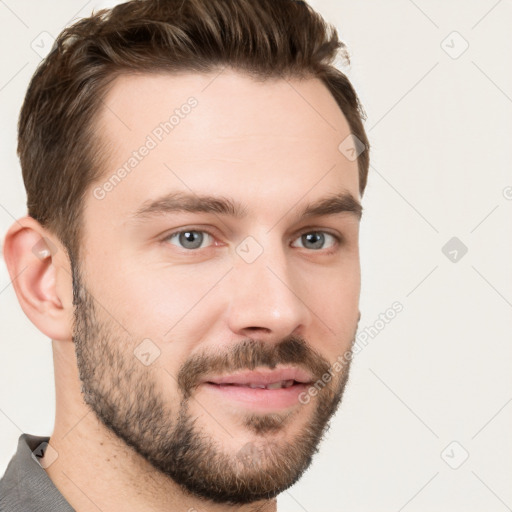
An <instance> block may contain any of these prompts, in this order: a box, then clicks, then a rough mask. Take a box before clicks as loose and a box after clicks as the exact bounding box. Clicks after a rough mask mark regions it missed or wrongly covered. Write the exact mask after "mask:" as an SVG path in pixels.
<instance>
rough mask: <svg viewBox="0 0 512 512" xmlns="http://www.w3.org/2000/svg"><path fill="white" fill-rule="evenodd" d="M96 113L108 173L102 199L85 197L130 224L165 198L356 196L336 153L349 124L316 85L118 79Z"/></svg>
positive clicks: (352, 170)
mask: <svg viewBox="0 0 512 512" xmlns="http://www.w3.org/2000/svg"><path fill="white" fill-rule="evenodd" d="M102 105H103V107H102V109H101V112H100V115H99V120H98V126H97V132H98V134H99V137H100V140H101V141H102V145H103V147H104V148H106V152H107V154H106V159H105V160H106V165H105V166H104V167H105V168H104V174H103V176H102V177H101V179H100V180H98V181H97V182H96V183H95V184H94V186H96V187H97V186H100V187H103V188H106V190H107V193H106V194H105V197H104V199H102V200H101V201H98V200H96V201H95V199H94V197H92V196H91V194H88V195H87V199H86V205H87V203H92V204H94V206H95V207H96V208H97V209H99V210H101V209H108V208H110V209H111V210H115V211H116V212H117V213H118V214H120V215H122V216H125V217H126V216H127V215H128V214H129V213H130V212H132V211H134V209H137V207H139V206H140V204H142V203H143V202H147V200H148V199H150V198H151V197H156V196H158V195H161V194H162V193H164V192H170V191H188V192H190V191H192V192H195V193H198V194H206V193H208V194H212V193H215V192H216V191H217V192H219V194H222V195H224V196H230V197H233V196H238V197H239V198H240V199H241V200H243V201H244V203H246V204H248V205H249V209H250V206H251V204H252V206H255V207H257V206H258V205H261V201H268V202H270V203H272V204H274V205H275V207H276V208H278V207H280V206H281V207H282V208H285V205H286V203H289V202H293V203H297V201H299V200H300V198H301V197H306V196H308V195H322V194H324V193H325V192H326V191H327V192H340V191H343V190H346V191H349V192H351V193H352V194H353V196H354V197H356V198H358V197H359V190H358V168H357V162H356V161H349V160H348V159H347V158H346V157H345V156H344V154H343V153H342V152H341V151H340V150H339V149H338V146H339V145H340V143H341V142H342V141H343V140H345V139H346V137H347V136H349V134H350V129H349V126H348V123H347V120H346V118H345V116H344V115H343V113H342V112H341V110H340V108H339V107H338V105H337V104H336V102H335V100H334V98H333V97H332V95H331V93H330V92H329V91H328V89H327V88H326V86H325V85H324V84H323V83H322V82H321V81H320V80H318V79H303V80H298V79H282V78H280V79H269V80H266V81H256V80H254V79H252V78H251V77H248V76H246V75H244V74H241V73H239V72H236V71H233V70H230V69H225V70H223V71H222V72H220V73H219V72H218V71H217V72H215V73H208V74H199V73H179V74H139V75H122V76H120V77H118V78H117V79H116V80H115V81H114V82H113V86H112V87H111V89H110V90H109V93H108V94H107V96H106V97H105V98H104V100H103V102H102ZM105 185H106V187H104V186H105ZM251 201H252V203H251ZM276 201H277V202H276ZM274 215H275V212H274Z"/></svg>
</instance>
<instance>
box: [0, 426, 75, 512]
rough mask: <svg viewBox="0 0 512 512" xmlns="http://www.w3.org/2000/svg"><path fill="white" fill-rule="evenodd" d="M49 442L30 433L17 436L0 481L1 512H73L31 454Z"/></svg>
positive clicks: (47, 438)
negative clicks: (14, 448)
mask: <svg viewBox="0 0 512 512" xmlns="http://www.w3.org/2000/svg"><path fill="white" fill-rule="evenodd" d="M49 439H50V438H49V437H41V436H33V435H31V434H22V435H21V436H20V437H19V439H18V449H17V450H16V453H15V454H14V455H13V457H12V459H11V460H10V461H9V464H8V466H7V469H6V470H5V473H4V476H3V477H2V479H0V512H35V511H37V512H74V509H73V508H72V507H71V505H70V504H69V503H68V502H67V501H66V499H65V498H64V496H62V494H61V493H60V492H59V490H58V489H57V487H55V485H54V484H53V482H52V480H51V479H50V477H49V476H48V475H47V473H46V471H45V470H44V469H43V468H42V467H41V465H40V464H39V463H38V462H37V459H36V458H35V455H34V456H33V455H32V452H33V451H34V450H36V448H38V447H39V445H40V444H41V443H44V442H48V440H49ZM36 453H37V451H36Z"/></svg>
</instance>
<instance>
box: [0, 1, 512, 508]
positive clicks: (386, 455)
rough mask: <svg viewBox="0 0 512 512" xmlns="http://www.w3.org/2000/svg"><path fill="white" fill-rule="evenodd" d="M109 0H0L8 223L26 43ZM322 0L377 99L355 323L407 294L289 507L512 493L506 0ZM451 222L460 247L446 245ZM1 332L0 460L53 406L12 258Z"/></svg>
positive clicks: (363, 85)
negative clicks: (15, 280) (13, 279)
mask: <svg viewBox="0 0 512 512" xmlns="http://www.w3.org/2000/svg"><path fill="white" fill-rule="evenodd" d="M115 3H116V2H110V3H109V2H100V1H89V2H87V3H85V2H84V0H79V1H78V0H60V1H57V0H51V1H49V0H39V1H37V2H36V1H29V0H17V1H15V0H1V1H0V19H1V25H0V43H1V48H2V53H1V67H0V103H1V121H0V130H1V134H0V140H1V154H0V162H1V165H0V169H1V170H0V173H1V174H0V234H1V236H2V239H3V236H4V235H5V232H6V231H7V229H8V227H9V226H10V225H11V223H12V222H13V220H14V218H18V217H21V216H23V215H24V214H25V212H26V208H25V200H26V197H25V191H24V188H23V183H22V179H21V171H20V167H19V163H18V160H17V157H16V151H15V148H16V122H17V116H18V113H19V109H20V107H21V103H22V100H23V97H24V94H25V91H26V88H27V85H28V82H29V79H30V77H31V75H32V73H33V72H34V70H35V68H36V66H37V64H38V63H39V61H40V56H39V55H38V54H37V53H36V51H34V49H33V48H32V46H35V43H37V42H38V41H41V37H48V36H46V35H43V36H40V34H41V33H42V32H47V33H48V34H50V35H53V36H56V35H57V34H58V33H59V32H60V31H61V30H62V28H63V27H64V26H65V25H67V24H68V23H69V22H70V21H71V19H73V18H74V17H76V16H78V17H82V16H87V15H89V14H90V13H91V11H92V9H93V8H95V9H97V8H101V7H108V6H111V5H113V4H115ZM311 4H312V5H313V7H315V8H316V9H318V10H319V11H320V12H321V14H323V16H324V17H325V18H326V19H327V20H328V21H329V22H331V23H334V24H335V26H336V27H337V28H338V30H339V33H340V36H341V39H342V40H343V41H345V42H346V44H347V45H348V48H349V51H350V54H351V59H352V64H351V67H350V68H349V69H348V70H347V73H348V75H349V77H350V78H351V79H352V81H353V83H354V85H355V87H356V90H357V91H358V94H359V96H360V98H361V100H362V102H363V104H364V107H365V110H366V112H367V114H368V119H367V121H366V129H367V131H368V135H369V138H370V143H371V145H372V152H371V164H372V167H371V169H370V175H369V183H368V188H367V190H366V193H365V195H364V198H363V206H364V209H365V212H364V214H363V220H362V232H361V251H362V252H361V264H362V278H363V286H362V295H361V311H362V319H361V322H360V332H361V331H362V330H364V329H365V328H368V327H371V326H373V325H374V324H375V322H376V320H377V319H378V318H379V314H380V313H384V312H385V311H386V310H387V309H388V308H390V306H391V305H392V304H393V303H394V302H395V301H399V302H400V303H401V304H402V305H403V308H404V309H403V311H402V312H401V313H399V314H398V315H397V316H396V318H395V319H394V320H392V321H391V322H390V323H389V324H387V325H386V326H385V328H383V329H380V330H379V332H378V334H377V335H376V336H374V337H373V338H371V339H370V342H369V343H368V345H367V346H366V347H365V348H364V349H363V350H362V351H361V352H360V353H359V354H358V355H357V357H356V358H355V359H354V363H353V366H352V373H351V379H350V382H349V386H348V387H347V390H346V393H345V398H344V403H343V405H342V407H341V409H340V411H339V412H338V414H337V415H336V416H335V418H334V420H333V421H332V427H331V429H330V431H329V432H328V435H327V437H326V439H325V441H324V442H323V443H322V445H321V448H320V452H319V454H318V455H317V456H316V457H315V459H314V462H313V465H312V466H311V468H310V470H309V471H308V472H307V473H306V474H305V475H304V477H303V478H302V479H301V480H300V482H299V483H298V484H296V485H295V486H293V487H292V488H291V489H289V491H286V492H284V493H283V494H282V495H281V496H280V497H279V507H278V508H279V511H280V512H291V511H293V512H296V511H304V510H305V511H308V512H318V511H322V512H329V511H342V510H343V511H351V512H356V511H370V510H371V511H373V512H378V511H386V512H389V511H396V512H399V511H402V510H405V511H411V512H412V511H418V512H419V511H427V510H428V511H431V510H437V511H458V510H461V511H462V510H463V511H465V512H469V511H482V510H485V511H486V512H492V511H496V512H501V511H505V510H511V507H512V486H510V482H511V481H512V478H511V477H512V457H511V455H512V438H511V436H510V427H511V424H512V403H511V402H512V386H511V380H512V379H511V371H510V367H511V365H510V359H511V355H512V343H511V341H512V340H511V332H512V315H511V312H512V310H511V308H512V279H511V278H512V270H511V266H510V261H512V236H511V234H512V230H511V222H510V221H511V218H512V200H511V198H512V188H510V187H512V172H511V163H512V67H511V66H510V62H511V57H512V38H511V37H510V27H511V26H512V2H511V1H510V0H501V1H496V0H479V1H472V2H467V1H465V2H463V1H462V0H459V1H453V0H452V1H441V0H436V1H434V0H430V1H426V0H421V1H420V0H417V1H416V2H413V1H411V0H392V1H387V2H379V1H378V0H374V1H370V0H359V1H357V2H356V1H348V0H316V1H311ZM454 31H456V32H457V33H458V34H453V32H454ZM33 41H35V43H33ZM43 41H44V39H43ZM39 44H40V45H41V44H42V43H41V42H39ZM466 44H468V45H469V46H468V48H467V49H466V50H465V51H464V52H463V53H462V54H460V55H459V53H460V52H461V51H462V50H463V49H464V47H465V46H466ZM31 45H32V46H31ZM43 45H44V44H43ZM454 57H457V58H454ZM507 187H509V188H507ZM507 198H508V199H507ZM453 237H457V238H458V239H459V240H460V242H462V243H463V244H464V245H465V246H466V247H467V249H468V251H467V253H466V254H465V255H463V256H461V254H462V252H461V251H460V249H458V252H457V253H456V254H455V253H453V252H452V253H451V254H448V257H447V256H446V255H445V254H444V253H443V251H442V248H443V246H444V245H445V244H446V243H447V242H448V241H449V240H450V239H451V238H453ZM450 250H452V249H450ZM456 250H457V249H456ZM446 252H448V251H446ZM455 256H456V257H457V261H455V262H454V261H451V260H450V258H452V259H453V258H454V257H455ZM379 325H380V324H379ZM0 336H1V337H0V339H1V344H0V348H1V352H0V474H3V472H4V470H5V468H6V466H7V463H8V461H9V460H10V458H11V456H12V455H13V453H14V451H15V449H16V445H17V440H18V437H19V435H20V434H21V433H22V432H28V433H31V434H35V435H50V434H51V432H52V428H53V421H54V412H55V402H54V379H53V362H52V354H51V342H50V340H49V339H47V338H46V337H45V336H43V335H42V334H41V333H40V332H39V331H38V330H37V329H36V328H35V327H34V326H33V325H32V324H31V323H30V321H29V320H28V319H27V318H26V317H25V315H24V313H23V312H22V310H21V308H20V306H19V304H18V302H17V299H16V296H15V294H14V291H13V287H12V285H11V284H10V282H9V278H8V276H7V271H6V269H5V265H4V263H3V261H1V262H0ZM454 441H455V442H456V443H455V444H451V445H450V443H452V442H454ZM449 445H450V446H449ZM446 447H448V449H447V450H445V448H446ZM466 452H467V454H469V458H467V460H466V461H465V462H464V463H463V464H462V465H461V466H460V467H459V468H458V469H452V467H450V465H449V464H451V465H452V466H457V465H459V464H460V462H461V461H462V460H463V457H464V456H465V454H466ZM442 453H444V458H443V456H442V455H441V454H442Z"/></svg>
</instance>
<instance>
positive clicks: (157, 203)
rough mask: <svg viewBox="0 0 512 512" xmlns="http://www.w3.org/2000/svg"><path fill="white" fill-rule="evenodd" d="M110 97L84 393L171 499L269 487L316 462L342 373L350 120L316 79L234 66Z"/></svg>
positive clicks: (234, 496)
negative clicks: (171, 486) (169, 487)
mask: <svg viewBox="0 0 512 512" xmlns="http://www.w3.org/2000/svg"><path fill="white" fill-rule="evenodd" d="M292 86H293V87H292ZM104 103H105V105H106V107H105V108H104V110H103V111H102V112H101V115H100V118H99V120H98V133H99V134H100V138H101V140H102V143H103V147H104V150H105V151H107V152H108V158H107V161H108V162H107V165H106V170H105V173H104V175H103V177H102V178H101V179H100V180H99V181H98V182H96V183H94V184H93V185H92V186H91V189H90V191H88V193H87V194H86V197H85V202H84V217H83V245H82V252H81V257H80V264H79V265H78V264H77V263H75V264H74V265H73V282H74V293H75V304H76V309H75V328H74V337H73V339H74V342H75V347H76V355H77V364H78V368H79V373H80V378H81V380H82V384H83V385H82V392H83V395H84V400H85V402H86V403H88V404H89V405H90V406H91V408H92V409H93V410H94V412H95V414H96V415H97V417H98V418H99V420H101V421H102V422H103V423H104V424H105V426H106V427H108V428H109V429H110V430H111V431H112V432H113V433H114V434H115V435H117V436H118V437H119V438H120V439H122V440H123V441H124V442H125V443H126V444H127V445H129V446H131V447H132V448H133V449H134V450H136V452H138V453H139V454H140V455H142V456H143V457H145V458H146V459H147V461H148V462H150V463H151V464H152V465H153V466H154V467H155V468H156V469H157V470H159V471H161V472H162V473H163V474H165V475H167V476H169V477H170V478H172V479H173V480H174V481H176V482H177V483H178V484H180V485H181V486H182V488H183V490H184V492H186V493H190V494H193V495H196V496H201V497H204V498H206V499H210V500H212V501H215V502H225V503H238V504H241V503H249V502H253V501H257V500H261V499H264V498H271V497H274V496H276V495H277V494H278V493H280V492H282V491H283V490H285V489H286V488H288V487H290V486H291V485H292V484H293V483H295V482H296V481H297V480H298V479H299V477H300V476H301V475H302V473H303V472H304V471H305V470H306V469H307V467H308V466H309V465H310V463H311V459H312V456H313V454H314V453H315V452H316V450H317V447H318V444H319V442H320V440H321V438H322V436H323V434H324V432H325V430H326V427H327V425H328V422H329V420H330V418H331V417H332V415H333V414H334V412H335V411H336V409H337V407H338V406H339V403H340V401H341V397H342V394H343V390H344V388H345V384H346V382H347V378H348V373H349V361H350V357H349V356H350V349H351V346H352V343H353V340H354V337H355V334H356V329H357V323H358V318H359V292H360V269H359V245H358V236H359V215H358V209H357V207H358V205H359V192H358V170H357V162H355V161H352V160H349V159H347V158H345V156H344V155H343V154H342V153H341V152H340V151H339V150H338V146H339V144H340V143H341V142H342V141H343V140H344V139H345V138H346V137H347V136H349V133H350V130H349V127H348V124H347V121H346V119H345V117H344V116H343V114H342V113H341V111H340V109H339V108H338V106H337V105H336V103H335V100H334V99H333V98H332V96H331V95H330V93H329V92H328V90H327V89H326V88H325V86H323V85H322V83H321V82H320V81H318V80H304V81H293V80H292V81H290V82H287V81H285V80H273V81H267V82H256V81H253V80H251V79H250V78H248V77H246V76H244V75H241V74H238V73H236V72H234V71H227V70H225V71H224V72H222V73H221V74H220V75H217V73H215V74H181V75H176V76H171V75H151V76H149V75H139V76H130V77H128V76H123V77H120V78H118V79H117V80H116V82H115V83H114V86H113V88H112V89H111V90H110V92H109V94H108V96H107V97H106V99H105V102H104ZM143 148H146V149H143ZM121 169H124V172H123V171H121ZM326 376H328V378H326ZM329 376H330V377H329Z"/></svg>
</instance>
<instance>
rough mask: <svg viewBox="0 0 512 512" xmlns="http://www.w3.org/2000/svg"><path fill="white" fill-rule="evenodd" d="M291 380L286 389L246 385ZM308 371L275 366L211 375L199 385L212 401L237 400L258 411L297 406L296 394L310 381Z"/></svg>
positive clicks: (311, 379) (297, 395) (306, 386)
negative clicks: (212, 398) (275, 367)
mask: <svg viewBox="0 0 512 512" xmlns="http://www.w3.org/2000/svg"><path fill="white" fill-rule="evenodd" d="M287 380H288V381H289V380H293V381H294V383H293V385H292V386H290V387H287V388H277V389H266V388H250V387H248V385H249V384H255V385H268V384H272V383H275V382H280V381H287ZM312 381H313V378H312V376H311V374H309V373H308V372H307V371H305V370H302V369H300V368H278V369H275V370H269V369H261V370H255V371H243V372H238V373H235V374H231V375H223V376H219V377H210V378H207V379H205V380H204V381H203V382H202V383H201V386H200V387H201V388H202V389H204V390H205V391H206V392H207V393H210V395H211V396H212V397H214V399H215V400H217V399H219V398H220V399H221V400H222V401H225V400H227V401H229V402H231V403H232V402H236V403H238V404H239V405H241V406H242V407H244V408H249V409H251V410H257V411H259V412H272V411H279V410H282V409H286V408H289V407H293V406H296V405H298V404H299V403H300V402H299V396H300V394H301V393H303V392H304V391H306V390H307V388H308V387H309V386H310V385H311V384H312Z"/></svg>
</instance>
